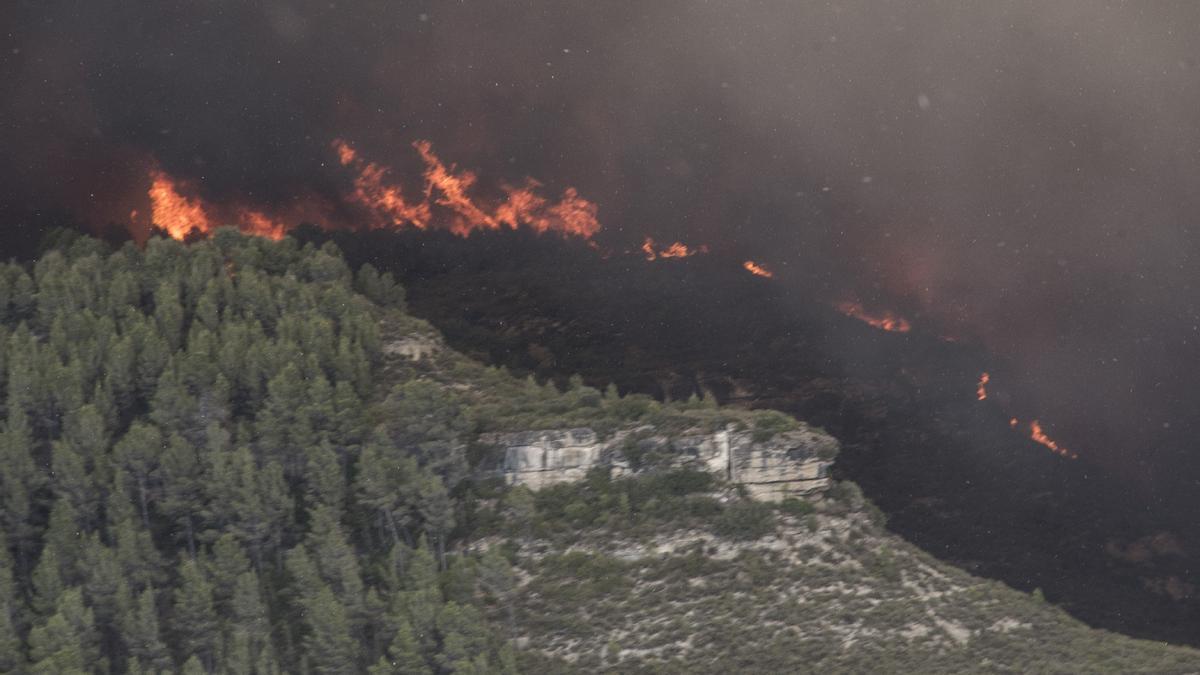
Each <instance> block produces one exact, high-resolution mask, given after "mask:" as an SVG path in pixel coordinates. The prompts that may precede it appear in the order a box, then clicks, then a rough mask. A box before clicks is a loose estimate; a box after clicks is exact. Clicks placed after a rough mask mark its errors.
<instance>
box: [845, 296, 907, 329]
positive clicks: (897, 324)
mask: <svg viewBox="0 0 1200 675" xmlns="http://www.w3.org/2000/svg"><path fill="white" fill-rule="evenodd" d="M837 310H838V311H839V312H841V313H842V314H845V315H846V316H849V317H853V318H855V319H858V320H859V321H862V322H863V323H866V324H868V325H870V326H874V327H875V328H878V329H880V330H886V331H889V332H892V333H907V332H908V331H910V330H912V324H910V323H909V322H908V319H905V318H904V317H902V316H898V315H896V314H893V313H892V312H890V311H887V310H884V311H882V312H880V313H871V312H868V311H867V310H866V309H865V308H864V307H863V306H862V304H860V303H858V302H843V303H841V304H839V305H838V306H837Z"/></svg>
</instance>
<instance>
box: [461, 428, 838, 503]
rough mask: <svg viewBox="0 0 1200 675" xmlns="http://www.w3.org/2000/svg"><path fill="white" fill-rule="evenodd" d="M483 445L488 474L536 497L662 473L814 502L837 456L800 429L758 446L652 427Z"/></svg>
mask: <svg viewBox="0 0 1200 675" xmlns="http://www.w3.org/2000/svg"><path fill="white" fill-rule="evenodd" d="M480 442H481V443H483V444H484V445H486V446H489V447H491V448H492V449H493V456H494V457H496V458H497V462H496V464H494V465H493V466H492V467H491V469H492V470H494V471H495V472H497V473H499V474H501V475H503V476H504V479H505V481H506V482H507V483H508V484H510V485H525V486H527V487H529V488H530V489H533V490H538V489H541V488H543V487H546V486H547V485H554V484H556V483H564V482H570V481H576V480H580V479H582V478H583V477H584V476H585V475H586V474H587V472H588V471H589V470H591V469H593V468H595V467H608V468H610V469H611V471H612V473H613V475H614V476H623V475H633V474H638V473H642V472H648V471H656V470H663V469H694V470H698V471H706V472H709V473H713V474H717V475H719V476H720V477H721V478H722V479H725V480H727V481H729V482H731V483H734V484H739V485H742V486H744V487H745V489H746V490H747V492H748V493H749V494H750V496H752V497H754V498H755V499H760V500H765V501H779V500H782V499H785V498H787V497H803V496H812V495H815V494H818V493H820V492H822V491H824V490H825V488H827V487H828V486H829V467H830V466H831V465H832V463H833V457H834V455H836V454H837V449H838V442H837V440H836V439H834V438H833V437H832V436H829V435H828V434H826V433H824V432H821V431H818V430H816V429H812V428H809V427H802V428H801V429H798V430H795V431H787V432H781V433H778V434H775V435H774V436H772V437H770V438H767V439H758V440H756V439H755V434H754V433H753V432H751V431H742V430H737V429H735V428H733V427H732V426H731V427H727V428H725V429H722V430H719V431H716V432H712V433H699V432H696V433H687V434H683V435H680V436H674V437H672V436H667V435H663V434H658V433H656V432H655V430H654V429H653V428H651V427H642V428H637V429H629V430H624V431H618V432H616V433H614V434H612V435H611V436H610V437H608V438H605V439H601V438H600V437H599V436H598V435H597V434H596V432H595V431H593V430H592V429H587V428H580V429H559V430H548V431H526V432H518V433H493V434H485V435H483V436H482V437H481V438H480Z"/></svg>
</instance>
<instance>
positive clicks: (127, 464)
mask: <svg viewBox="0 0 1200 675" xmlns="http://www.w3.org/2000/svg"><path fill="white" fill-rule="evenodd" d="M164 448H165V444H164V443H163V437H162V434H161V433H159V430H158V428H157V427H154V426H151V425H149V424H143V423H141V422H134V423H133V424H132V425H131V426H130V427H129V431H127V432H126V433H125V435H124V436H123V437H122V438H121V440H119V441H117V444H116V445H115V446H114V447H113V459H114V460H115V461H116V462H117V463H118V465H119V466H120V467H121V468H122V469H124V471H125V473H126V475H128V476H129V479H130V480H131V481H132V482H133V485H134V489H135V494H136V495H137V499H138V513H139V514H140V516H141V519H142V527H146V528H149V527H150V491H151V479H152V477H153V476H154V475H155V472H156V470H157V469H158V462H159V457H161V456H162V454H163V451H164Z"/></svg>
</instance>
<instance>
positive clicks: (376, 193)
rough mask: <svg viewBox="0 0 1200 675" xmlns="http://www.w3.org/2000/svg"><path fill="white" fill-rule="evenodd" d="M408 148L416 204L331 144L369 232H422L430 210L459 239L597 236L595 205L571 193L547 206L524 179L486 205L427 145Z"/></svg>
mask: <svg viewBox="0 0 1200 675" xmlns="http://www.w3.org/2000/svg"><path fill="white" fill-rule="evenodd" d="M413 147H414V148H416V150H417V153H418V154H419V155H420V156H421V161H422V162H424V164H425V169H424V171H423V172H422V177H423V178H424V180H425V185H424V189H423V191H422V195H421V198H420V199H417V200H412V199H408V198H406V197H405V196H404V192H403V190H402V189H401V188H400V187H399V186H398V185H396V184H394V183H392V182H390V181H389V180H388V174H390V173H391V171H390V169H388V168H387V167H384V166H382V165H379V164H376V163H374V162H368V161H366V160H364V159H362V158H361V157H360V156H359V154H358V151H356V150H355V149H354V148H353V147H352V146H351V145H350V144H349V143H347V142H346V141H344V140H342V139H337V140H335V141H334V142H333V149H334V151H335V152H336V153H337V156H338V161H339V162H340V163H341V164H342V166H346V167H350V168H352V169H354V170H355V171H356V172H357V173H356V175H355V178H354V192H353V193H352V194H351V195H350V200H351V201H353V202H355V203H357V204H358V205H360V206H362V207H363V208H364V209H365V210H366V211H367V213H368V214H369V217H370V218H371V222H370V223H369V225H370V226H371V227H375V228H397V227H409V226H411V227H416V228H418V229H422V230H423V229H426V228H428V227H429V226H430V225H431V224H432V223H433V214H434V207H440V208H441V209H444V210H445V211H446V212H449V213H450V214H451V223H450V225H449V229H450V231H452V232H454V233H455V234H457V235H459V236H467V235H468V234H470V233H472V232H475V231H478V230H497V229H500V227H501V226H502V225H504V226H507V227H509V228H511V229H514V230H515V229H517V228H518V227H521V226H525V227H529V228H530V229H532V230H534V231H535V232H538V233H545V232H557V233H559V234H561V235H563V236H577V237H581V238H584V239H589V238H591V237H592V236H593V235H595V234H596V232H598V231H599V230H600V221H599V220H598V219H597V217H596V213H597V208H596V205H595V204H593V203H592V202H589V201H588V200H586V199H584V198H582V197H580V196H579V192H578V191H577V190H576V189H575V188H572V187H568V188H566V189H565V190H563V193H562V196H561V197H560V198H559V200H558V201H557V202H552V201H551V200H549V199H547V198H546V197H543V196H542V195H541V194H539V192H538V191H539V190H540V188H541V187H542V184H541V183H539V182H537V181H536V180H533V179H532V178H527V179H526V180H525V182H524V184H523V185H521V186H520V187H512V186H503V188H502V189H503V191H504V193H505V199H504V200H503V201H501V202H499V203H497V204H487V203H484V202H483V201H481V200H479V199H478V198H476V197H475V196H473V195H472V192H473V189H474V187H475V184H476V182H477V177H476V175H475V174H474V173H473V172H471V171H466V170H458V169H457V167H455V166H454V165H453V164H450V165H447V164H446V163H445V162H443V161H442V160H441V158H439V157H438V156H437V155H436V154H435V153H434V152H433V146H432V144H430V143H429V141H416V142H415V143H413Z"/></svg>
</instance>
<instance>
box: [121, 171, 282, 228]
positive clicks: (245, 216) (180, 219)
mask: <svg viewBox="0 0 1200 675" xmlns="http://www.w3.org/2000/svg"><path fill="white" fill-rule="evenodd" d="M147 195H148V196H149V197H150V220H151V222H152V223H153V224H155V225H157V226H159V227H161V228H162V229H163V230H165V231H166V232H167V234H169V235H171V236H172V237H174V238H175V239H184V238H185V237H187V236H188V235H189V234H191V233H192V232H193V231H198V232H209V231H211V230H212V229H213V228H215V227H216V226H217V224H219V222H220V221H218V220H217V219H216V218H214V217H213V215H212V214H213V213H214V212H215V211H216V209H214V208H213V207H212V206H210V205H208V204H206V203H205V202H204V200H202V199H200V198H199V197H188V196H185V195H184V194H183V193H182V192H180V184H179V183H178V182H177V181H175V180H174V179H172V178H171V177H170V176H169V175H167V174H166V173H165V172H164V171H162V170H161V169H157V168H156V169H153V170H152V171H151V172H150V189H149V190H148V191H147ZM129 215H130V218H131V219H133V218H136V217H137V211H133V212H131V213H130V214H129ZM232 222H234V223H236V224H237V225H238V226H239V227H240V228H241V229H242V231H244V232H248V233H250V234H255V235H258V236H260V237H269V238H271V239H281V238H283V235H284V233H285V228H284V226H283V224H282V223H279V222H277V221H275V220H273V219H271V218H270V217H268V216H267V215H266V214H264V213H262V212H261V211H255V210H252V209H245V208H239V209H235V210H234V212H233V219H232Z"/></svg>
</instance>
